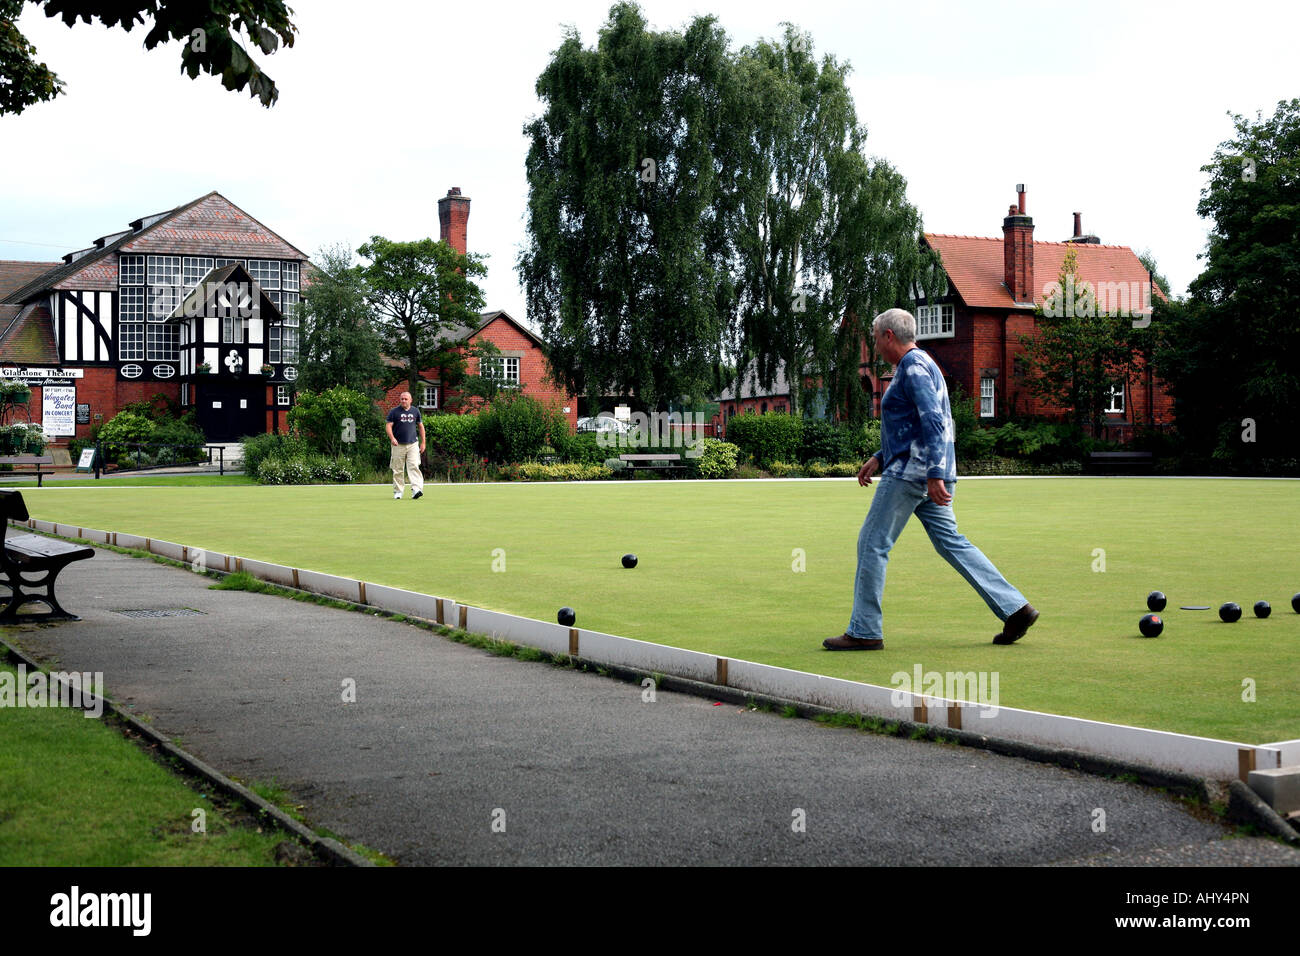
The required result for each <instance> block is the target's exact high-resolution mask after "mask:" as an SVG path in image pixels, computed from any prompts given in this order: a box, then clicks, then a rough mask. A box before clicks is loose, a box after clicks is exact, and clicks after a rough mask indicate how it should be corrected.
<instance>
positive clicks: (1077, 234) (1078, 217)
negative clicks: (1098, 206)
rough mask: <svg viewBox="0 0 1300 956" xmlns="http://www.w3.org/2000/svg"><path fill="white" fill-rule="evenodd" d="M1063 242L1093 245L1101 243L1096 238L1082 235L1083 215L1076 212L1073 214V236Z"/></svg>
mask: <svg viewBox="0 0 1300 956" xmlns="http://www.w3.org/2000/svg"><path fill="white" fill-rule="evenodd" d="M1065 241H1066V242H1089V243H1094V244H1095V243H1099V242H1101V240H1100V239H1098V238H1097V237H1096V236H1085V235H1084V234H1083V213H1081V212H1076V213H1075V214H1074V235H1073V236H1071V237H1070V238H1069V239H1066V240H1065Z"/></svg>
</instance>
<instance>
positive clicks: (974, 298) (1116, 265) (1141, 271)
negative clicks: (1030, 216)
mask: <svg viewBox="0 0 1300 956" xmlns="http://www.w3.org/2000/svg"><path fill="white" fill-rule="evenodd" d="M925 241H926V242H927V243H929V244H930V247H931V248H932V249H935V250H936V251H938V253H939V255H940V256H942V257H943V265H944V270H945V271H946V272H947V273H948V280H949V282H950V283H951V285H952V287H953V289H954V290H955V291H956V292H957V294H958V295H960V296H961V299H962V301H963V302H965V303H966V305H968V306H970V307H972V308H977V309H1017V308H1024V306H1017V305H1016V303H1015V302H1014V301H1013V300H1012V298H1011V293H1010V292H1008V291H1007V287H1006V284H1005V283H1004V282H1003V281H1002V280H1003V275H1004V261H1003V257H1002V240H1001V239H987V238H983V237H981V236H949V235H944V234H942V233H933V232H927V233H926V234H925ZM1069 249H1073V250H1074V254H1075V257H1076V258H1077V260H1078V264H1079V278H1080V279H1081V280H1083V281H1085V282H1089V283H1092V284H1093V286H1094V287H1098V286H1105V284H1106V283H1125V284H1129V283H1134V282H1137V283H1147V282H1149V281H1150V276H1149V275H1148V273H1147V268H1146V266H1144V265H1143V264H1142V260H1140V259H1139V258H1138V257H1137V254H1136V253H1134V252H1133V250H1132V249H1130V248H1129V247H1128V246H1103V245H1097V244H1095V243H1086V242H1075V243H1071V242H1035V243H1034V286H1035V288H1034V304H1035V305H1041V304H1042V302H1043V288H1044V287H1045V286H1048V285H1050V284H1052V283H1053V282H1056V281H1057V277H1058V276H1059V275H1060V272H1061V264H1062V263H1063V262H1064V261H1065V253H1066V252H1067V251H1068V250H1069ZM1128 288H1130V289H1131V288H1133V287H1132V286H1131V285H1129V286H1128ZM1138 288H1139V289H1142V288H1144V286H1139V287H1138ZM1155 294H1156V295H1159V296H1160V297H1161V298H1164V293H1163V292H1162V291H1160V289H1159V288H1158V287H1157V289H1156V292H1155ZM1143 308H1145V307H1143Z"/></svg>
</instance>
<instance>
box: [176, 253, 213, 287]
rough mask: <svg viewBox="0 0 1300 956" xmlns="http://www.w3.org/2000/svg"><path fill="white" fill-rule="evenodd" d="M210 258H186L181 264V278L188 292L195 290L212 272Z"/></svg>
mask: <svg viewBox="0 0 1300 956" xmlns="http://www.w3.org/2000/svg"><path fill="white" fill-rule="evenodd" d="M212 261H213V260H212V258H211V257H210V256H186V257H185V258H184V260H183V261H182V264H181V277H182V281H183V282H184V283H185V288H186V290H187V291H188V290H190V289H193V288H194V287H195V286H196V285H198V284H199V283H200V282H202V281H203V277H204V276H205V275H207V274H208V273H209V272H211V271H212Z"/></svg>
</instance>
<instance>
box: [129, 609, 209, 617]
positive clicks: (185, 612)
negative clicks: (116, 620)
mask: <svg viewBox="0 0 1300 956" xmlns="http://www.w3.org/2000/svg"><path fill="white" fill-rule="evenodd" d="M113 613H114V614H121V615H122V616H123V617H193V616H195V615H199V616H202V615H203V614H204V612H203V611H196V610H194V608H192V607H139V608H130V609H128V610H114V611H113Z"/></svg>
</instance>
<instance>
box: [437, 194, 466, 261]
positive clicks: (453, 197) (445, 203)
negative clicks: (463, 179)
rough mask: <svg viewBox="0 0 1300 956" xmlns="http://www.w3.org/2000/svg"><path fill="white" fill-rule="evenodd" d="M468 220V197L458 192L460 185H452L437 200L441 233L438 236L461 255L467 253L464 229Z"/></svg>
mask: <svg viewBox="0 0 1300 956" xmlns="http://www.w3.org/2000/svg"><path fill="white" fill-rule="evenodd" d="M468 222H469V197H468V196H462V195H461V194H460V187H459V186H453V187H451V189H448V190H447V195H445V196H443V197H442V198H441V199H439V200H438V225H439V226H440V227H441V233H440V235H439V237H438V238H440V239H441V240H442V241H443V242H446V243H448V244H449V245H450V246H451V247H452V248H453V249H455V250H456V251H457V252H459V253H460V254H461V255H462V256H463V255H467V254H468V248H467V246H466V244H465V229H466V224H467V223H468Z"/></svg>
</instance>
